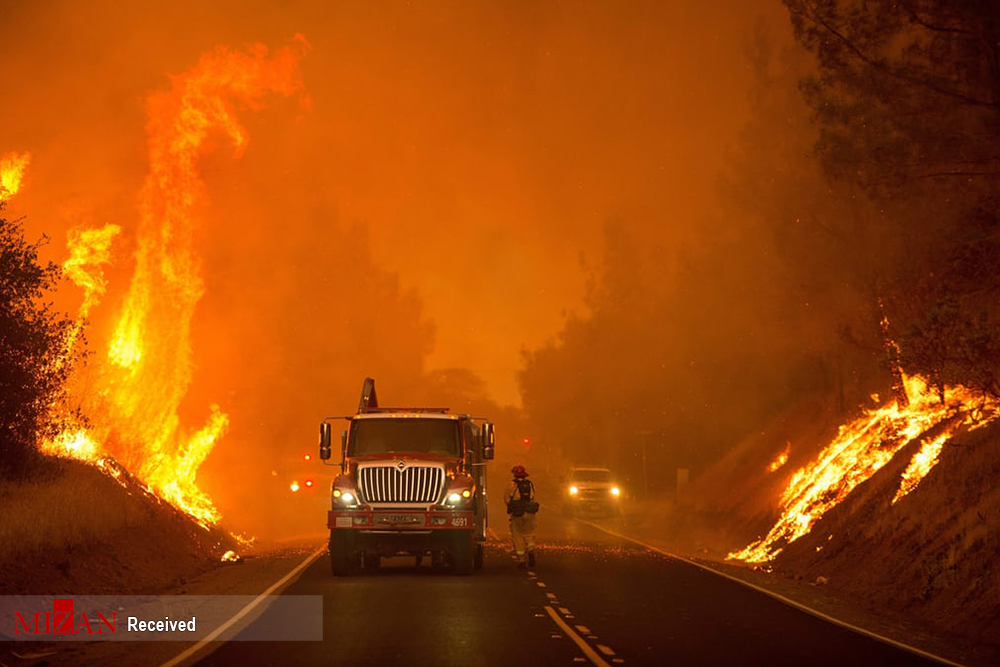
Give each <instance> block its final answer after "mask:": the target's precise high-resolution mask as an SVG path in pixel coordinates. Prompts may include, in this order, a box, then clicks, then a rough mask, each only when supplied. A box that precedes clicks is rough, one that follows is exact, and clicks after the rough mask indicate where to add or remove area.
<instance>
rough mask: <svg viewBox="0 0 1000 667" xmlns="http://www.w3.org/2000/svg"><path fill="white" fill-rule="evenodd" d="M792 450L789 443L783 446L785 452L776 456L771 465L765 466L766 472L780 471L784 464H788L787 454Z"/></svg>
mask: <svg viewBox="0 0 1000 667" xmlns="http://www.w3.org/2000/svg"><path fill="white" fill-rule="evenodd" d="M791 450H792V445H791V443H789V444H788V445H786V446H785V450H784V451H783V452H781V453H780V454H778V458H776V459H774V460H773V461H771V465H769V466H767V471H768V472H775V471H777V470H780V469H781V468H782V467H784V465H785V464H786V463H788V453H789V452H790V451H791Z"/></svg>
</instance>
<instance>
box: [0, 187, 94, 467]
mask: <svg viewBox="0 0 1000 667" xmlns="http://www.w3.org/2000/svg"><path fill="white" fill-rule="evenodd" d="M2 206H3V205H2V203H0V211H2ZM44 242H45V239H44V238H43V239H42V240H40V241H38V242H36V243H34V244H31V243H27V242H26V241H25V240H24V231H23V229H22V228H21V225H20V221H19V220H7V219H6V218H3V217H0V474H3V475H4V476H8V477H16V476H20V475H22V474H24V473H25V471H26V470H27V469H28V468H29V466H30V463H31V461H32V459H33V458H34V454H35V453H36V452H37V442H38V439H39V438H42V437H46V436H51V435H54V434H55V433H56V432H57V431H58V428H59V423H58V419H56V418H54V417H53V414H54V411H53V408H54V407H55V406H57V405H58V404H59V403H60V400H61V398H62V397H63V395H64V391H65V388H64V387H65V382H66V379H67V377H68V375H69V373H70V371H71V369H72V363H70V362H71V361H72V359H67V358H66V355H67V350H66V341H67V334H68V332H69V329H70V327H71V326H72V325H73V322H72V320H70V319H69V318H67V317H65V316H64V315H62V314H61V313H58V312H56V311H54V310H53V307H52V304H51V303H49V302H46V301H45V300H44V299H45V297H46V294H47V293H48V292H50V291H51V290H52V289H54V287H55V286H56V283H57V282H58V280H59V278H60V276H61V270H60V268H59V266H58V265H56V264H53V263H52V262H49V263H47V264H40V263H39V261H38V249H39V247H40V246H41V245H42V244H43V243H44ZM73 354H76V355H78V354H79V353H78V352H77V353H72V354H71V355H70V356H73Z"/></svg>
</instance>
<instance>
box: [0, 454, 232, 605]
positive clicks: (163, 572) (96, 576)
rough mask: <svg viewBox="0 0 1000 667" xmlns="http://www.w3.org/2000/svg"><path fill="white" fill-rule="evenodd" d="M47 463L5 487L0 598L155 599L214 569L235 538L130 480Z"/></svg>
mask: <svg viewBox="0 0 1000 667" xmlns="http://www.w3.org/2000/svg"><path fill="white" fill-rule="evenodd" d="M122 479H123V480H124V484H119V483H118V482H116V481H115V480H114V479H113V478H112V477H111V476H109V475H107V474H105V473H103V472H101V471H100V470H99V469H98V468H96V467H93V466H90V465H86V464H83V463H79V462H75V461H66V460H55V461H46V462H45V463H44V465H43V466H42V469H41V470H40V471H38V472H37V474H35V475H33V476H32V477H31V478H30V479H29V480H27V481H22V482H11V483H5V484H4V485H3V486H2V487H0V512H2V513H3V517H4V520H3V522H2V523H0V590H3V591H4V592H5V593H21V594H57V593H60V592H68V591H72V592H73V593H77V594H84V593H92V594H98V593H105V592H115V593H125V592H136V593H138V592H150V591H154V590H161V589H163V588H165V587H169V586H171V585H174V584H177V583H180V582H182V581H183V580H184V579H186V578H188V577H190V576H191V575H193V574H194V573H196V572H200V571H203V570H204V569H206V568H208V567H210V566H213V565H214V564H216V563H217V562H218V560H219V556H220V554H221V553H222V551H224V550H225V549H229V548H230V547H231V538H230V537H229V536H228V535H227V534H225V533H224V532H222V531H220V530H218V529H212V530H206V529H204V528H202V527H200V526H198V525H197V524H195V523H194V522H193V521H191V519H190V518H188V517H187V516H185V515H183V514H182V513H180V512H179V511H177V510H176V509H174V508H173V507H172V506H170V505H169V504H167V503H164V502H162V501H160V500H158V499H157V498H156V497H155V496H153V495H151V494H149V493H148V492H146V491H145V489H143V487H142V486H140V485H139V484H138V483H136V482H135V481H134V480H133V479H131V478H130V477H129V476H127V473H126V474H125V476H124V477H123V478H122Z"/></svg>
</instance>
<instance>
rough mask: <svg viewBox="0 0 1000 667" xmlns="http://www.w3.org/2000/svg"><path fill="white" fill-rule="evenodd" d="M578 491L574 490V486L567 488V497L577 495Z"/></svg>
mask: <svg viewBox="0 0 1000 667" xmlns="http://www.w3.org/2000/svg"><path fill="white" fill-rule="evenodd" d="M579 491H580V489H578V488H576V487H575V486H571V487H569V495H571V496H575V495H576V494H577V493H579Z"/></svg>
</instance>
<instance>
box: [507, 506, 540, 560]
mask: <svg viewBox="0 0 1000 667" xmlns="http://www.w3.org/2000/svg"><path fill="white" fill-rule="evenodd" d="M510 536H511V538H512V539H513V540H514V551H515V552H516V553H517V560H518V562H521V563H525V562H527V552H529V551H534V549H535V515H534V514H522V515H521V516H513V515H511V517H510Z"/></svg>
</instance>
